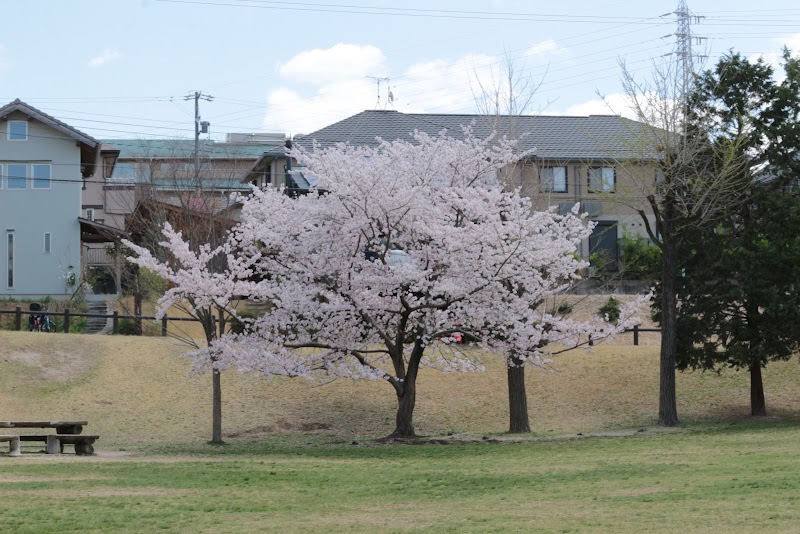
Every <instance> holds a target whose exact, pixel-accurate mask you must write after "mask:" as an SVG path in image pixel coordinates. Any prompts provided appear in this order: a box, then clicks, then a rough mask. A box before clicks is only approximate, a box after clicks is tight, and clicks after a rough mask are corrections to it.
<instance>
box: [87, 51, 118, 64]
mask: <svg viewBox="0 0 800 534" xmlns="http://www.w3.org/2000/svg"><path fill="white" fill-rule="evenodd" d="M121 57H122V53H121V52H119V51H117V50H112V49H110V48H106V49H105V50H103V53H102V54H100V55H99V56H96V57H93V58H92V59H90V60H89V63H88V65H89V66H90V67H102V66H103V65H107V64H109V63H111V62H112V61H116V60H118V59H119V58H121Z"/></svg>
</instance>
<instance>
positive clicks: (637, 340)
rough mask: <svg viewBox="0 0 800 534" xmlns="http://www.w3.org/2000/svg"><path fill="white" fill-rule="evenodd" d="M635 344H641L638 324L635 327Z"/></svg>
mask: <svg viewBox="0 0 800 534" xmlns="http://www.w3.org/2000/svg"><path fill="white" fill-rule="evenodd" d="M633 344H634V345H638V344H639V325H638V324H635V325H633Z"/></svg>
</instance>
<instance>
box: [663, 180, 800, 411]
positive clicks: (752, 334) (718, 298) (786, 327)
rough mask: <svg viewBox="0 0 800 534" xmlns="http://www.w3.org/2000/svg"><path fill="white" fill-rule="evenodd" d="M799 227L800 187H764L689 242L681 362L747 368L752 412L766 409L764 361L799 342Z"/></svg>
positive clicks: (780, 357)
mask: <svg viewBox="0 0 800 534" xmlns="http://www.w3.org/2000/svg"><path fill="white" fill-rule="evenodd" d="M798 227H800V195H798V194H797V193H791V194H787V193H783V192H780V191H768V190H762V191H758V192H757V193H756V194H755V195H754V198H753V200H752V203H751V207H750V209H748V210H747V212H746V214H742V215H739V216H737V217H732V218H731V219H730V220H729V221H727V222H726V224H725V225H722V226H720V227H718V228H717V229H716V230H715V231H707V232H704V233H701V234H697V235H696V239H695V240H694V241H693V243H692V244H691V246H687V247H686V248H687V251H688V253H687V256H688V259H687V261H686V269H685V276H684V277H683V280H682V286H681V289H680V292H679V298H680V301H681V306H680V311H679V314H678V332H679V335H678V359H677V365H678V368H679V369H703V370H716V369H720V368H723V367H726V366H730V367H733V368H736V369H746V370H748V371H749V373H750V408H751V414H752V415H767V406H766V401H765V396H764V386H763V379H762V373H761V371H762V368H763V367H765V366H766V365H767V363H768V362H770V361H775V360H787V359H789V358H790V357H791V356H792V354H794V353H795V352H797V351H798V350H800V287H798V285H797V280H800V234H798V233H797V228H798Z"/></svg>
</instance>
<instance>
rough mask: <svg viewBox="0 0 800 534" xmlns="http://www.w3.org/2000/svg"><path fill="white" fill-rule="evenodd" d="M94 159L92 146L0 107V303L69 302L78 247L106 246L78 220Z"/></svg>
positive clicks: (45, 119)
mask: <svg viewBox="0 0 800 534" xmlns="http://www.w3.org/2000/svg"><path fill="white" fill-rule="evenodd" d="M102 157H103V148H102V146H101V143H100V142H99V141H97V140H96V139H93V138H92V137H90V136H89V135H87V134H85V133H83V132H81V131H79V130H77V129H75V128H73V127H72V126H69V125H68V124H65V123H63V122H61V121H59V120H58V119H56V118H54V117H51V116H50V115H48V114H46V113H44V112H42V111H40V110H38V109H36V108H34V107H33V106H30V105H28V104H26V103H25V102H22V101H21V100H19V99H17V100H14V101H13V102H11V103H10V104H6V105H5V106H2V107H0V232H2V245H0V255H1V256H0V259H1V260H2V261H0V265H2V266H1V267H0V276H1V277H2V280H0V296H1V297H5V298H27V299H38V298H43V297H48V296H49V297H54V298H65V297H69V296H70V295H72V294H73V293H74V292H75V290H76V289H77V287H78V285H79V283H80V281H81V273H82V270H81V269H82V263H83V262H82V258H81V256H82V252H81V250H82V242H83V241H84V240H86V241H94V242H98V243H99V242H109V241H113V239H114V236H113V235H111V234H109V233H107V232H106V230H108V229H106V228H104V227H103V226H102V225H97V224H94V223H93V222H92V221H88V220H85V219H83V218H82V217H81V194H82V191H83V188H84V186H85V184H86V182H87V180H90V179H91V178H92V177H93V176H94V175H95V171H96V169H98V168H99V167H100V166H101V165H100V162H101V161H102ZM110 157H111V158H113V153H112V154H110ZM109 164H111V165H113V162H111V161H110V160H109ZM112 234H113V232H112Z"/></svg>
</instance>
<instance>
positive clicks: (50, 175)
mask: <svg viewBox="0 0 800 534" xmlns="http://www.w3.org/2000/svg"><path fill="white" fill-rule="evenodd" d="M36 167H47V178H36ZM37 180H39V181H43V180H47V187H37V186H36V181H37ZM52 188H53V166H52V165H51V164H49V163H31V189H38V190H40V191H47V190H48V189H52Z"/></svg>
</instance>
